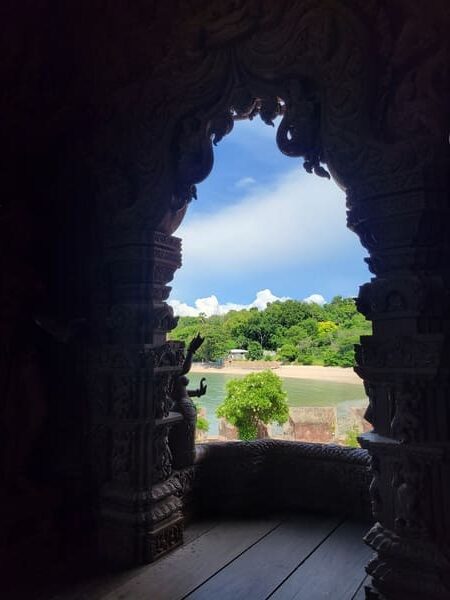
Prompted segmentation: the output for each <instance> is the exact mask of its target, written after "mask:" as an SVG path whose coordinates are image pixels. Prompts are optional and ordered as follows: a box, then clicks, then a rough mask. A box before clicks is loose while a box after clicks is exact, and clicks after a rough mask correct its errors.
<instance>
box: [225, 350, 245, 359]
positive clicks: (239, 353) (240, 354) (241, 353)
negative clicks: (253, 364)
mask: <svg viewBox="0 0 450 600" xmlns="http://www.w3.org/2000/svg"><path fill="white" fill-rule="evenodd" d="M247 354H248V350H242V348H233V349H232V350H230V351H229V353H228V359H229V360H245V359H246V358H247Z"/></svg>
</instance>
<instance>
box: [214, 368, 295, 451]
mask: <svg viewBox="0 0 450 600" xmlns="http://www.w3.org/2000/svg"><path fill="white" fill-rule="evenodd" d="M286 396H287V394H286V392H285V391H284V390H283V385H282V381H281V379H280V377H278V375H275V373H273V372H272V371H261V372H259V373H251V374H250V375H247V376H245V377H243V378H242V379H232V380H231V381H229V382H228V383H227V395H226V397H225V399H224V401H223V402H222V404H221V405H220V406H219V407H218V408H217V411H216V414H217V416H218V417H223V418H225V419H227V421H229V422H230V423H231V424H232V425H234V426H235V427H237V430H238V433H239V439H241V440H254V439H256V438H257V436H258V426H259V425H261V424H265V425H268V424H269V423H272V422H276V423H278V424H279V425H282V424H283V423H285V422H286V421H287V419H288V415H289V410H288V404H287V400H286Z"/></svg>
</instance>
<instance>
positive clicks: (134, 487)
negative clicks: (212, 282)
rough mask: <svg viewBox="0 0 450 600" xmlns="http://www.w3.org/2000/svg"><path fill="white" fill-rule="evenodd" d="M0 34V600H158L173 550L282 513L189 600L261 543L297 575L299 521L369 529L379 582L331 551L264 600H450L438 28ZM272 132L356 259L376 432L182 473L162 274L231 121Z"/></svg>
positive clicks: (269, 447)
mask: <svg viewBox="0 0 450 600" xmlns="http://www.w3.org/2000/svg"><path fill="white" fill-rule="evenodd" d="M0 15H1V28H2V34H3V35H2V36H1V39H0V44H1V50H2V52H1V56H2V60H1V63H0V73H1V81H2V94H1V96H0V107H1V115H2V134H3V135H2V143H1V145H0V147H1V151H2V156H1V163H0V173H1V182H2V184H3V190H2V194H1V199H0V261H1V269H0V282H1V288H0V289H1V299H0V325H1V335H0V427H1V436H0V477H1V488H0V506H1V508H2V511H1V512H2V525H1V529H0V560H1V564H2V567H3V570H4V573H5V577H4V580H5V584H4V585H5V589H8V590H9V591H8V597H11V598H12V597H13V595H14V593H15V592H18V590H19V588H21V587H22V588H23V586H22V584H23V583H24V581H25V580H26V583H28V584H29V585H28V589H29V590H30V588H31V590H32V591H31V592H30V591H28V592H27V595H26V596H25V597H27V598H32V597H33V595H34V596H36V597H38V596H37V595H38V593H40V592H39V591H38V588H40V589H41V590H44V589H50V588H48V586H49V585H50V587H51V584H52V580H55V581H53V583H56V579H55V578H56V573H60V574H63V573H66V574H67V579H66V583H67V582H68V581H69V573H72V574H74V575H73V579H70V581H73V586H72V588H73V589H72V591H74V590H76V589H78V588H76V586H77V585H82V583H81V582H80V581H78V583H77V582H76V579H77V577H76V576H75V575H76V574H77V573H78V575H79V577H78V579H82V574H83V573H84V572H85V568H86V565H87V564H88V565H90V568H91V571H94V572H97V573H98V574H99V577H100V573H104V572H105V568H106V569H111V568H114V569H116V570H118V572H117V571H116V573H115V575H113V574H112V573H111V575H110V577H111V579H110V584H111V585H112V582H113V580H114V581H116V582H117V581H118V580H116V579H114V578H115V577H116V578H117V577H123V578H125V579H126V580H127V581H129V582H130V583H129V584H127V583H120V584H119V583H118V584H117V586H116V589H117V590H120V586H121V585H125V586H126V585H132V581H135V582H136V581H137V580H136V578H135V577H134V576H133V578H131V579H127V578H129V577H131V574H132V571H133V570H135V569H138V568H144V569H147V570H146V571H142V573H144V574H143V575H142V577H143V578H144V579H143V580H145V581H146V582H147V583H146V584H145V585H148V586H151V585H156V583H155V582H157V581H158V579H157V575H156V574H157V573H160V575H159V576H160V577H162V578H163V579H164V581H165V582H166V583H167V585H169V584H170V581H171V578H172V573H175V572H176V569H177V568H178V567H176V566H175V565H176V560H177V558H176V557H177V556H178V557H183V556H184V555H183V552H184V553H186V548H188V547H189V542H188V541H187V540H186V539H184V532H185V529H186V531H187V532H189V531H192V529H191V530H190V529H189V527H187V528H186V526H187V525H188V524H189V523H191V525H190V527H196V525H195V523H196V520H198V519H201V518H204V517H208V518H209V519H213V521H214V523H216V525H214V527H217V528H221V527H225V525H223V523H225V522H223V523H222V521H221V520H222V519H225V518H228V519H230V518H232V519H238V518H239V519H243V518H245V517H248V519H249V520H248V521H247V524H246V525H245V526H244V525H243V526H242V535H243V536H245V535H246V534H245V531H246V528H247V527H248V530H249V531H250V530H251V527H252V524H251V520H250V517H252V518H254V517H255V516H256V517H257V518H260V519H269V518H272V517H270V515H273V514H280V513H285V512H286V514H288V515H289V516H288V517H286V519H287V520H285V521H283V522H281V521H278V525H277V526H276V528H274V529H273V531H272V530H271V531H270V532H268V535H267V537H264V539H262V538H261V539H260V540H259V541H258V542H257V543H256V545H252V544H253V542H249V544H248V545H247V546H245V545H244V546H243V547H242V555H239V556H237V555H236V556H235V557H232V558H230V559H229V560H230V561H231V562H229V564H228V563H227V561H225V563H223V562H222V563H221V561H222V559H223V556H222V557H221V554H220V552H221V551H220V548H219V547H215V546H214V544H212V545H211V547H210V548H209V549H208V557H209V558H210V559H211V560H215V559H217V561H218V562H217V565H218V566H217V569H216V571H214V570H213V571H211V572H210V573H209V574H207V575H206V576H205V578H204V579H203V580H201V581H200V580H199V581H198V583H197V584H196V586H197V587H196V588H195V589H196V592H195V594H197V596H195V595H194V596H192V597H208V596H207V595H208V594H209V593H210V591H208V590H210V586H214V585H215V582H219V583H218V586H219V587H220V586H222V585H223V586H224V585H225V584H224V583H223V581H228V582H229V583H228V584H227V585H228V586H229V587H228V589H229V590H231V589H234V588H233V587H232V584H233V585H234V584H236V585H242V586H244V587H245V585H248V580H246V579H245V578H244V579H242V577H241V575H240V573H241V569H243V568H244V569H246V568H247V566H245V565H246V563H245V560H246V559H248V560H249V561H250V562H251V561H252V560H253V558H252V556H254V554H253V553H254V552H256V551H257V550H258V547H261V546H260V544H263V543H264V544H269V542H270V553H272V551H273V552H274V553H276V543H275V541H276V540H275V537H274V536H276V535H279V534H280V535H281V533H280V532H285V534H286V536H287V538H286V539H288V541H286V543H288V544H291V545H292V547H297V546H298V549H299V556H300V555H301V548H302V544H303V543H304V539H305V538H304V535H307V534H306V530H305V533H303V532H302V531H299V530H298V529H296V525H295V523H298V522H299V521H298V520H300V521H301V520H302V519H304V515H305V514H309V512H308V511H314V512H315V513H316V514H320V515H321V516H320V517H317V518H318V519H319V521H318V522H323V523H334V522H335V521H333V519H336V518H338V519H346V521H345V523H349V525H348V527H350V528H351V527H356V526H353V525H351V524H352V523H356V522H357V521H358V520H361V519H366V521H370V523H369V524H368V525H367V526H366V529H365V530H364V531H365V535H364V540H365V542H366V544H367V545H368V547H369V548H370V552H371V553H373V556H372V557H371V558H370V559H369V558H368V556H367V553H364V551H361V554H359V551H356V550H355V555H353V558H351V559H350V558H349V560H348V561H347V558H348V555H347V554H346V552H347V550H345V547H344V546H345V544H344V545H342V546H340V545H339V544H338V543H337V542H336V545H335V546H333V552H334V553H335V558H336V561H337V562H336V563H331V562H329V560H328V558H327V556H328V555H327V552H328V551H327V550H326V548H327V543H328V542H329V543H331V542H332V541H333V539H334V537H333V536H334V535H335V534H334V533H333V534H331V533H330V537H328V538H327V539H326V540H325V541H323V542H322V543H321V544H320V545H318V547H317V549H316V550H314V552H313V553H312V554H311V555H310V556H309V557H308V559H307V560H306V562H304V564H303V566H300V563H301V560H302V559H298V562H297V563H295V560H297V559H295V560H294V562H293V563H292V570H291V571H289V573H288V574H286V573H284V574H282V575H279V574H278V575H277V568H278V567H277V563H276V560H275V557H274V560H273V563H272V562H271V561H270V560H269V559H267V560H268V567H267V569H268V570H267V580H268V581H269V580H270V582H269V583H268V587H267V589H265V590H264V591H263V592H261V594H262V595H261V598H263V597H264V598H265V597H268V596H269V595H270V594H273V595H272V596H271V597H274V598H283V597H291V596H289V595H287V594H291V592H292V594H291V595H292V597H297V596H296V594H298V597H299V598H300V597H301V598H309V599H311V598H313V596H311V595H308V593H307V591H305V590H307V586H308V585H311V581H313V580H315V579H317V581H321V582H322V584H323V585H328V584H329V581H330V577H331V579H333V578H336V588H335V589H336V590H338V589H340V590H342V589H344V588H342V587H341V588H339V585H338V584H339V577H340V576H341V574H342V573H341V566H340V565H341V564H344V563H346V564H347V566H348V564H350V563H351V560H353V559H354V560H359V558H360V557H362V556H364V561H363V562H364V563H365V564H366V571H367V578H366V579H365V580H364V583H363V579H364V578H365V577H366V574H365V573H364V572H363V571H361V572H358V574H357V575H355V577H356V579H355V581H354V585H353V584H352V586H353V587H352V588H351V590H349V592H348V593H349V594H350V595H348V596H347V597H348V598H349V600H350V599H351V598H352V597H353V596H354V595H355V594H359V596H355V597H357V598H359V597H365V598H366V599H367V600H403V599H405V600H406V599H407V600H425V599H426V600H445V599H448V598H449V597H450V553H449V542H450V510H449V506H450V462H449V461H450V454H449V448H450V444H449V441H450V409H449V402H448V394H449V382H450V378H449V375H450V351H449V342H450V317H449V315H450V270H449V264H450V245H449V242H448V239H449V233H450V232H449V229H450V204H449V188H450V177H449V140H448V135H449V122H450V119H449V113H450V75H449V43H450V38H449V35H448V31H449V30H450V9H449V5H448V2H446V1H445V0H429V1H427V2H425V1H422V0H420V1H417V2H410V1H409V0H391V1H390V2H384V1H383V0H364V1H363V0H351V1H350V0H336V1H334V2H330V1H329V0H277V1H276V2H275V1H273V0H232V1H230V0H215V1H214V2H212V1H211V0H165V1H164V2H156V1H153V0H135V1H133V2H128V3H121V2H109V3H105V2H101V1H99V0H89V1H87V0H79V1H77V2H58V3H54V2H51V1H50V0H42V1H41V2H38V3H37V2H31V1H27V0H23V1H22V2H16V1H12V0H6V1H5V2H4V3H3V4H2V7H1V11H0ZM277 115H278V116H279V115H282V118H281V122H280V125H279V126H278V128H277V144H278V147H279V149H280V151H281V152H283V153H285V154H286V155H288V156H291V157H293V160H296V161H297V162H298V163H299V168H303V167H304V168H305V169H306V170H307V171H308V172H310V173H311V175H310V176H311V177H318V176H322V177H323V176H331V177H332V178H333V179H334V180H335V181H336V182H337V183H338V184H339V185H340V186H341V187H342V188H343V189H344V190H345V192H346V195H347V207H348V226H349V227H350V229H352V230H353V231H354V232H355V234H357V235H358V236H359V239H360V240H361V243H362V244H363V246H364V247H365V248H366V249H367V252H368V254H369V258H368V259H367V260H368V265H369V268H370V270H371V272H372V274H373V277H372V278H371V280H370V282H368V283H364V282H361V283H362V284H363V285H362V286H361V288H360V293H359V298H358V308H359V310H360V311H361V312H362V313H363V314H364V315H366V316H367V318H369V319H370V320H371V321H372V323H373V335H372V336H366V337H364V338H363V339H361V343H360V345H359V347H358V350H357V366H356V371H357V373H358V374H359V375H360V376H361V378H362V379H363V380H364V384H365V387H366V391H367V394H368V397H369V408H368V411H367V414H366V418H367V420H368V421H369V422H370V423H371V424H372V425H373V431H371V432H369V433H366V434H363V435H362V436H361V439H360V443H361V446H362V449H360V450H350V449H346V448H337V447H327V446H321V445H314V444H296V443H286V442H275V441H258V442H255V443H242V444H241V443H238V444H223V445H222V446H220V445H211V446H210V447H199V448H197V450H196V451H194V448H193V446H192V440H193V435H192V432H193V427H194V425H195V424H194V423H193V421H192V419H191V418H190V417H189V415H190V414H192V412H189V411H190V406H189V404H188V401H187V400H186V398H185V397H184V396H183V394H182V386H181V387H180V381H181V379H180V378H181V376H182V371H183V364H184V363H185V359H186V355H185V354H186V349H185V348H183V345H182V344H180V343H176V342H167V341H166V340H167V333H168V332H169V331H170V330H171V329H173V328H174V327H175V325H176V318H175V317H174V315H173V311H172V309H171V308H170V306H169V305H168V304H167V303H166V300H167V299H168V297H169V294H170V286H169V283H170V281H171V279H172V277H173V275H174V272H175V271H176V270H177V269H178V268H180V267H181V256H182V252H181V240H180V239H178V238H177V237H176V236H174V235H173V234H174V233H175V232H176V229H177V227H178V226H179V224H180V223H181V221H182V219H183V216H184V214H185V212H186V210H188V209H189V203H190V202H191V200H192V198H193V197H195V194H196V190H195V184H196V183H199V182H200V181H202V180H203V179H205V178H206V177H207V176H208V174H209V173H210V172H211V169H212V167H213V158H214V156H213V151H214V145H215V144H217V143H220V140H221V139H222V138H223V137H224V136H225V135H228V134H231V135H232V128H233V122H234V120H235V119H243V118H261V119H262V120H263V121H264V122H265V123H267V124H268V125H270V123H271V122H272V120H273V119H274V118H275V117H276V116H277ZM299 159H300V160H299ZM302 165H303V166H302ZM198 201H201V199H199V200H198ZM312 201H313V199H311V202H312ZM249 227H251V224H249ZM230 235H232V232H230ZM295 276H297V274H295V273H293V277H295ZM177 386H178V387H177ZM177 390H178V391H177ZM174 432H176V435H175V434H174ZM277 518H278V517H277ZM327 519H328V520H327ZM329 519H331V521H330V520H329ZM296 520H297V521H296ZM267 522H268V521H267ZM221 523H222V524H221ZM228 523H231V522H228ZM345 523H344V524H343V525H341V526H339V528H338V529H337V530H336V534H337V532H339V531H341V527H344V528H345V527H346V525H345ZM305 527H306V526H305ZM330 527H331V528H330V532H331V529H332V526H330ZM230 528H231V529H230V530H229V531H231V530H232V526H231V525H230ZM212 531H214V529H213V530H212ZM342 531H343V529H342ZM352 531H353V534H354V535H353V534H352V535H353V537H352V538H351V539H352V540H353V541H352V542H351V543H352V544H353V542H354V543H355V544H356V543H357V542H356V541H355V540H356V537H355V536H356V533H355V531H356V529H354V530H352ZM277 532H278V533H277ZM296 532H297V533H296ZM209 535H210V534H209V532H204V533H203V535H201V536H200V537H199V538H198V545H201V544H202V543H204V540H205V539H206V540H208V539H209V538H208V536H209ZM211 535H212V533H211ZM227 535H228V534H227ZM283 535H284V533H283ZM358 535H359V536H360V537H361V538H362V537H363V530H362V529H361V530H360V532H359V533H358ZM188 536H189V533H188ZM349 539H350V538H349ZM183 540H184V544H185V545H184V546H182V545H183ZM202 540H203V542H202ZM272 542H273V547H272ZM191 543H193V542H191ZM349 543H350V542H349ZM283 544H284V542H283ZM283 544H282V545H281V546H280V548H281V550H280V551H282V549H283ZM180 546H182V547H181V548H179V547H180ZM350 546H351V544H350ZM352 547H353V546H352ZM177 548H178V549H177ZM355 548H356V546H355ZM172 552H173V554H171V553H172ZM350 554H351V553H350ZM356 554H358V558H357V557H356ZM172 556H173V558H172ZM265 556H266V558H267V555H265ZM214 557H216V558H214ZM346 557H347V558H346ZM269 558H270V557H269ZM179 560H181V561H182V560H183V559H182V558H181V559H179ZM190 560H191V561H192V557H191V559H190ZM283 560H284V559H283ZM340 560H341V563H339V561H340ZM154 561H157V562H155V564H151V565H150V566H148V565H149V563H153V562H154ZM171 561H174V562H173V563H172V562H171ZM242 561H244V562H242ZM172 564H173V571H172V570H171V568H170V567H167V565H172ZM190 564H191V567H190V573H191V572H192V573H195V572H197V569H199V568H200V565H198V564H194V563H193V562H191V563H190ZM249 564H250V563H249ZM333 564H334V566H333ZM142 565H147V566H146V567H142ZM158 565H160V566H158ZM242 565H244V566H242ZM69 567H70V568H69ZM358 568H359V567H358ZM355 569H356V567H355ZM361 569H362V565H361ZM108 572H110V571H108ZM133 572H134V573H135V575H136V571H133ZM117 573H120V575H118V574H117ZM308 573H309V575H308ZM353 573H355V570H354V571H353ZM161 574H163V575H161ZM91 575H92V573H91ZM265 576H266V575H265ZM61 577H62V580H64V577H63V576H61ZM70 577H72V575H70ZM136 577H138V578H139V577H140V575H136ZM277 577H278V579H277ZM308 577H310V579H308ZM227 578H229V579H228V580H227ZM125 579H123V581H125ZM262 579H264V578H262ZM240 580H241V583H239V581H240ZM161 581H162V580H161ZM220 582H222V583H220ZM327 582H328V583H327ZM60 583H62V581H60ZM103 584H105V582H104V581H103ZM105 585H106V584H105ZM143 585H144V584H143ZM161 585H163V583H161ZM45 586H47V588H46V587H45ZM278 586H281V587H278ZM283 586H287V587H284V592H283V591H282V590H283ZM305 586H306V587H305ZM197 588H198V589H197ZM202 588H203V592H202ZM80 589H81V588H80ZM110 589H112V588H110ZM125 589H128V588H125ZM148 589H150V587H149V588H148ZM193 589H194V588H192V589H188V588H186V590H185V591H184V592H182V593H183V594H184V596H186V594H188V593H191V592H192V591H193ZM214 589H215V588H214ZM317 589H319V588H317ZM277 590H278V591H277ZM302 590H303V591H302ZM66 591H67V590H66ZM69 591H70V590H69ZM42 593H43V592H42ZM117 593H119V592H117ZM127 593H128V592H127ZM215 593H216V592H215V591H214V594H215ZM283 593H285V594H286V595H285V596H283ZM336 593H338V592H336ZM339 593H341V592H339ZM345 593H347V592H345ZM133 594H134V592H133V593H131V592H130V593H128V596H127V597H130V598H131V597H133ZM202 594H204V595H203V596H202ZM205 594H206V595H205ZM264 594H266V595H264ZM280 594H281V595H280ZM302 594H303V595H302ZM80 597H83V596H80ZM88 597H89V596H88ZM113 597H120V596H114V595H113V596H111V598H113ZM134 597H140V596H139V595H134ZM156 597H157V596H156ZM209 597H212V596H209ZM324 597H326V596H324ZM337 597H342V598H344V596H342V594H341V596H337V595H336V596H333V598H337Z"/></svg>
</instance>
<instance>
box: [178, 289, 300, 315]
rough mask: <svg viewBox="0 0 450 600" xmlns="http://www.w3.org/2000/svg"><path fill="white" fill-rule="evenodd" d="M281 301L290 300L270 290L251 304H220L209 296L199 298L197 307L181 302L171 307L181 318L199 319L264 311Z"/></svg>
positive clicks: (262, 293) (215, 297)
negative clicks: (204, 316)
mask: <svg viewBox="0 0 450 600" xmlns="http://www.w3.org/2000/svg"><path fill="white" fill-rule="evenodd" d="M276 300H280V302H284V301H286V300H289V298H288V297H287V296H281V297H280V296H275V294H272V292H271V291H270V290H267V289H266V290H260V291H259V292H257V294H256V298H255V299H254V300H253V302H251V303H250V304H235V303H234V302H227V303H225V304H220V302H219V300H218V299H217V296H214V295H212V296H208V297H206V298H198V299H197V300H196V301H195V303H194V304H195V307H194V306H189V305H188V304H186V303H184V302H180V301H179V300H169V302H168V303H169V304H170V306H171V307H172V308H173V312H174V313H175V315H177V316H179V317H198V316H199V315H200V314H201V313H203V314H205V315H206V316H207V317H211V316H212V315H224V314H226V313H227V312H230V310H243V309H250V308H257V309H258V310H264V309H265V308H266V307H267V305H268V304H269V303H270V302H275V301H276Z"/></svg>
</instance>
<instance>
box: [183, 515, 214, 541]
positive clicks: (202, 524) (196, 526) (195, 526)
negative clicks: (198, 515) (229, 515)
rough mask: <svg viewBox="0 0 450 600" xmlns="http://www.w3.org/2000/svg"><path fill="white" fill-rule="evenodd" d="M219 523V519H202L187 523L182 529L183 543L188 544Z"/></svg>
mask: <svg viewBox="0 0 450 600" xmlns="http://www.w3.org/2000/svg"><path fill="white" fill-rule="evenodd" d="M218 524H219V521H217V520H213V519H202V520H200V521H194V522H193V523H191V524H190V525H188V526H187V527H186V529H185V531H184V536H183V539H184V543H185V544H190V543H191V542H193V541H194V540H196V539H197V538H199V537H200V536H202V535H203V534H205V533H207V532H208V531H210V530H211V529H213V527H216V526H217V525H218Z"/></svg>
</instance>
